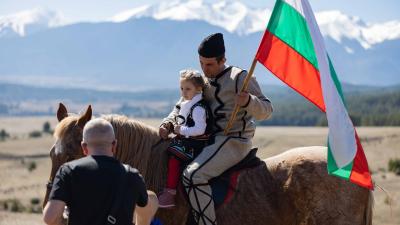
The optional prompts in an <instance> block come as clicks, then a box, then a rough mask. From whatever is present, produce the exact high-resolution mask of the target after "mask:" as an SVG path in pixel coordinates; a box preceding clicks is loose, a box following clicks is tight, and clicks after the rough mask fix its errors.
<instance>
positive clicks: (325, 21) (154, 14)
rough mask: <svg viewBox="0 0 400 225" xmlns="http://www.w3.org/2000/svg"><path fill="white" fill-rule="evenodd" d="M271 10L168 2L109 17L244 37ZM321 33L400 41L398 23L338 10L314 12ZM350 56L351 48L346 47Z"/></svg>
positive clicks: (368, 43) (367, 44) (365, 43)
mask: <svg viewBox="0 0 400 225" xmlns="http://www.w3.org/2000/svg"><path fill="white" fill-rule="evenodd" d="M270 15H271V9H267V8H266V9H254V8H250V7H247V6H246V5H245V4H243V3H241V2H237V1H221V2H218V3H207V2H204V1H202V0H188V1H171V2H163V3H160V4H155V5H145V6H141V7H138V8H134V9H130V10H126V11H124V12H121V13H119V14H117V15H115V16H114V17H113V18H111V21H114V22H123V21H127V20H132V19H137V18H143V17H150V18H153V19H156V20H165V19H168V20H176V21H187V20H201V21H205V22H207V23H209V24H211V25H215V26H219V27H221V28H223V29H225V30H226V31H229V32H231V33H236V34H239V35H248V34H251V33H256V32H260V31H264V30H265V28H266V25H267V23H268V19H269V18H270ZM316 18H317V21H318V23H319V25H320V28H321V32H322V33H323V34H324V35H325V36H329V37H331V38H332V39H334V40H336V41H337V42H339V43H341V41H342V39H343V38H348V39H353V40H357V41H358V42H359V43H360V44H361V46H362V47H363V48H364V49H368V48H371V47H372V46H373V45H375V44H377V43H381V42H384V41H386V40H394V39H400V21H390V22H386V23H366V22H363V21H362V20H361V19H360V18H358V17H354V16H349V15H346V14H343V13H341V12H340V11H336V10H335V11H325V12H317V13H316ZM347 51H348V52H349V53H351V52H352V51H353V49H351V48H350V47H347Z"/></svg>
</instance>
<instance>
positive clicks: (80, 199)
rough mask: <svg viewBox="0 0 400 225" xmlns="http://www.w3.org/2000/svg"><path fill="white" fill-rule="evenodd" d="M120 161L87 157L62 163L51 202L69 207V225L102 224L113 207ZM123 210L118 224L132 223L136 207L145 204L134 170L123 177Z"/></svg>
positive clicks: (142, 183)
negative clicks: (55, 201)
mask: <svg viewBox="0 0 400 225" xmlns="http://www.w3.org/2000/svg"><path fill="white" fill-rule="evenodd" d="M122 172H123V173H126V172H125V171H124V170H123V168H122V167H121V164H120V162H118V161H117V160H116V159H115V158H113V157H109V156H87V157H84V158H81V159H78V160H74V161H71V162H68V163H65V164H64V165H62V166H61V167H60V169H59V170H58V172H57V174H56V177H55V178H54V182H53V188H52V190H51V192H50V197H49V198H50V200H61V201H63V202H65V203H66V205H67V206H68V208H69V212H70V213H69V220H68V224H70V225H104V224H105V222H106V220H107V216H108V215H109V212H110V210H111V207H112V203H113V198H114V196H115V192H117V189H118V187H117V186H118V185H117V183H118V182H119V180H120V174H121V173H122ZM124 176H125V179H126V178H127V180H126V181H125V187H124V188H123V190H124V191H125V193H124V200H123V207H122V208H121V211H120V212H119V214H118V215H117V219H118V222H117V224H118V225H125V224H129V225H131V224H132V218H133V211H134V209H135V205H136V204H137V205H138V206H140V207H143V206H146V205H147V200H148V199H147V198H148V196H147V191H146V187H145V184H144V181H143V178H142V176H141V175H140V174H139V172H138V171H137V170H136V169H131V170H130V171H129V172H128V173H127V174H124Z"/></svg>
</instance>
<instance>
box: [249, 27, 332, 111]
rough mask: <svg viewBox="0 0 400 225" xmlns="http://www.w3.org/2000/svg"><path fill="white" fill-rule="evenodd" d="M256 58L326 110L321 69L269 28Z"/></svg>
mask: <svg viewBox="0 0 400 225" xmlns="http://www.w3.org/2000/svg"><path fill="white" fill-rule="evenodd" d="M256 59H257V60H258V61H259V62H260V63H261V64H263V65H264V66H265V67H267V69H269V70H270V71H271V72H272V73H273V74H274V75H275V76H277V77H278V78H279V79H281V80H282V81H283V82H285V83H286V84H287V85H289V86H290V87H291V88H293V89H294V90H295V91H297V92H298V93H300V94H302V95H303V96H304V97H305V98H307V99H308V100H309V101H311V102H312V103H314V104H315V105H317V106H318V107H319V108H320V109H321V110H322V111H324V112H325V104H324V99H323V95H322V90H321V80H320V77H319V71H318V70H317V69H316V68H315V67H314V66H313V65H312V64H311V63H310V62H309V61H307V60H306V59H305V58H304V57H303V56H302V55H300V54H299V53H298V52H297V51H295V50H294V49H293V48H291V47H290V46H288V45H287V44H286V43H285V42H283V41H282V40H280V39H279V38H278V37H276V36H275V35H273V34H272V33H270V32H269V31H268V30H267V31H266V32H265V33H264V36H263V39H262V41H261V44H260V46H259V48H258V51H257V55H256Z"/></svg>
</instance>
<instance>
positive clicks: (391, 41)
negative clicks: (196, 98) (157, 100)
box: [0, 0, 400, 90]
mask: <svg viewBox="0 0 400 225" xmlns="http://www.w3.org/2000/svg"><path fill="white" fill-rule="evenodd" d="M270 14H271V10H270V9H251V8H249V7H247V6H246V5H244V4H242V3H240V2H235V1H220V2H219V3H208V2H203V1H201V0H189V1H172V2H171V1H170V2H163V3H160V4H155V5H144V6H142V7H137V8H133V9H131V10H127V11H124V12H122V13H119V14H117V15H116V16H114V17H113V18H112V19H110V20H106V21H101V22H90V23H85V22H80V23H74V24H69V25H63V24H65V23H64V21H63V20H62V17H60V16H59V14H58V13H54V12H51V11H46V10H39V9H35V10H31V11H25V12H21V13H18V14H15V15H13V16H2V17H1V16H0V49H2V51H0V62H1V63H0V82H1V81H8V82H15V81H17V82H25V83H38V82H39V81H40V82H43V83H46V84H53V85H54V84H57V83H58V84H60V85H66V84H71V85H77V84H81V85H84V86H91V87H94V88H98V87H101V86H104V85H105V84H106V85H107V86H110V87H111V86H113V87H117V88H122V86H124V87H125V88H127V89H129V90H130V89H132V87H134V88H139V87H141V88H149V87H152V88H160V87H175V86H176V82H177V80H176V76H177V74H176V73H177V71H179V70H181V69H184V68H197V69H200V68H199V65H198V55H197V46H198V44H199V43H200V41H201V40H202V38H204V37H205V36H207V35H209V34H211V33H214V32H222V33H224V38H225V44H226V47H227V58H228V63H229V64H230V65H237V66H240V67H242V68H248V67H249V64H250V63H251V61H252V59H253V57H254V53H255V51H256V50H257V47H258V44H259V42H260V40H261V37H262V35H263V31H264V29H265V27H266V24H267V21H266V20H268V18H269V17H270ZM316 16H317V20H318V22H319V25H320V28H321V31H322V32H323V34H324V35H325V43H326V46H327V49H328V52H329V55H330V57H331V59H332V61H333V64H334V65H335V69H336V72H337V74H338V76H339V79H340V80H341V81H344V82H348V83H352V84H365V85H382V86H385V85H392V84H399V83H400V65H399V63H398V59H399V58H400V51H399V50H400V22H399V21H389V22H385V23H368V22H363V21H362V20H361V19H360V18H357V17H353V16H348V15H345V14H343V13H341V12H339V11H328V12H319V13H317V15H316ZM60 18H61V19H60ZM39 31H40V32H39ZM5 37H7V38H5ZM21 37H23V38H21ZM256 74H268V72H267V70H265V69H264V68H263V67H262V66H261V65H260V66H258V67H257V68H256ZM267 79H268V80H267ZM261 83H268V84H271V83H275V84H276V83H280V81H279V80H277V79H276V80H274V78H273V76H272V75H270V74H268V76H264V75H262V79H261Z"/></svg>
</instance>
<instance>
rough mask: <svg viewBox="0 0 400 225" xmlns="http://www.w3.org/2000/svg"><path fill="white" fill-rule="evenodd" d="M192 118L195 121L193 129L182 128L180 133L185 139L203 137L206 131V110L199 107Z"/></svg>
mask: <svg viewBox="0 0 400 225" xmlns="http://www.w3.org/2000/svg"><path fill="white" fill-rule="evenodd" d="M192 117H193V121H194V126H193V127H187V126H181V130H180V133H181V135H183V136H185V137H190V136H198V135H202V134H204V132H205V131H206V126H207V123H206V110H205V109H204V108H203V107H200V106H197V107H195V108H194V109H193V113H192Z"/></svg>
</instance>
